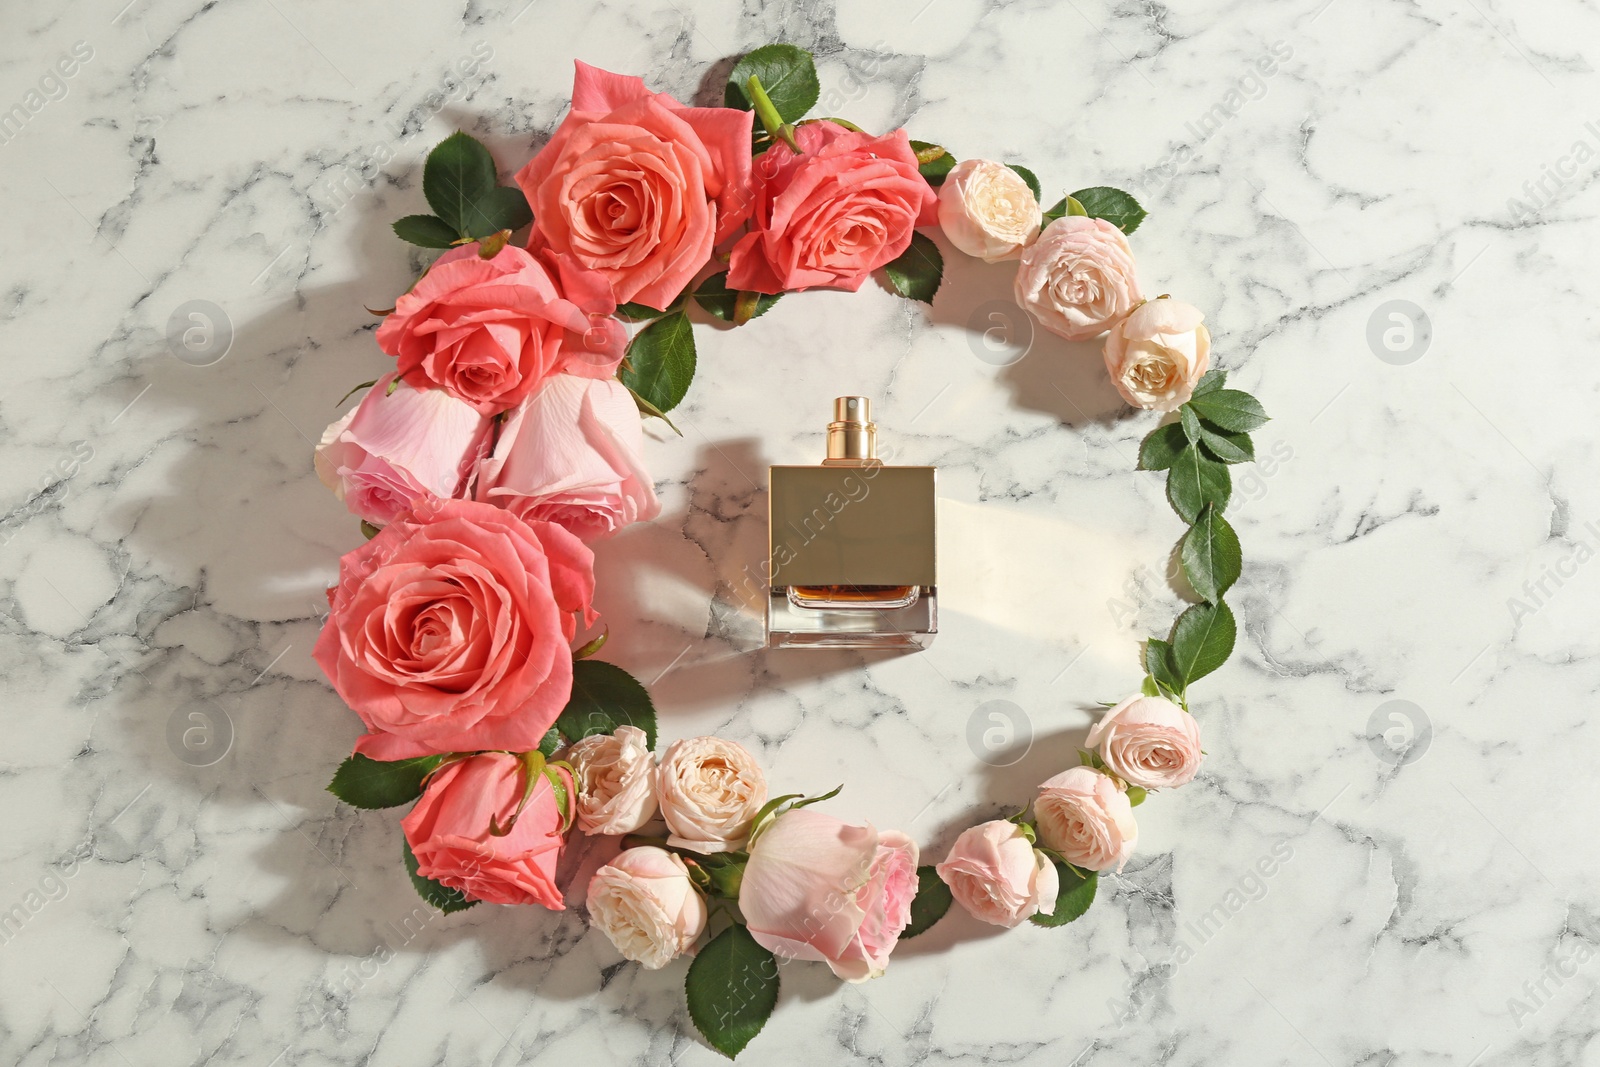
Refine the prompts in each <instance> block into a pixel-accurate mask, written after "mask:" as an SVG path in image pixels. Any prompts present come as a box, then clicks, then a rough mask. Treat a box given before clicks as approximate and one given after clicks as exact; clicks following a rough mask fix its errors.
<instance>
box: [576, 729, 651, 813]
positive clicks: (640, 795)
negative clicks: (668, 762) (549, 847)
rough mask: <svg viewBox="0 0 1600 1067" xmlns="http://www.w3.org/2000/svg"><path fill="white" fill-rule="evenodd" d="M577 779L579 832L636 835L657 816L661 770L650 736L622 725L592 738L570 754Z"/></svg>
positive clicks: (582, 742)
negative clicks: (657, 797)
mask: <svg viewBox="0 0 1600 1067" xmlns="http://www.w3.org/2000/svg"><path fill="white" fill-rule="evenodd" d="M567 762H569V763H571V764H572V769H573V771H574V772H575V773H576V777H577V779H578V783H579V785H578V818H577V823H578V829H580V830H582V831H583V832H584V833H586V834H610V835H613V836H615V835H617V834H631V833H633V832H634V831H635V830H637V829H639V827H641V826H643V825H644V824H645V823H647V822H649V821H650V820H651V818H653V817H654V816H655V813H656V773H655V772H656V765H655V757H654V756H653V755H651V753H650V749H649V747H648V738H647V736H646V734H645V732H644V731H643V730H641V729H639V728H638V727H637V726H619V727H617V732H616V733H614V734H591V735H590V736H588V737H585V738H583V739H582V740H581V741H578V742H577V743H575V744H574V745H573V746H572V747H571V748H570V749H568V750H567Z"/></svg>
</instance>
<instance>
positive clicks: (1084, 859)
mask: <svg viewBox="0 0 1600 1067" xmlns="http://www.w3.org/2000/svg"><path fill="white" fill-rule="evenodd" d="M1033 815H1034V821H1035V823H1036V824H1037V825H1038V830H1039V840H1040V841H1042V842H1044V845H1045V847H1046V848H1052V849H1055V851H1057V852H1059V853H1060V854H1061V858H1062V859H1064V860H1066V861H1067V862H1068V863H1070V864H1072V865H1074V866H1076V867H1082V868H1084V869H1085V870H1090V871H1104V870H1108V869H1110V868H1112V867H1115V868H1116V869H1117V870H1119V871H1120V870H1122V866H1123V864H1125V863H1127V862H1128V857H1129V856H1131V855H1133V846H1134V845H1135V844H1136V843H1138V840H1139V824H1138V823H1136V822H1134V821H1133V805H1132V804H1130V803H1129V802H1128V794H1127V793H1125V792H1123V791H1122V790H1121V789H1120V788H1119V787H1118V786H1117V783H1116V782H1114V781H1113V780H1112V779H1111V778H1110V777H1109V776H1108V775H1104V774H1101V773H1100V772H1099V771H1097V770H1095V769H1094V768H1093V767H1073V768H1072V769H1070V770H1065V771H1062V772H1061V773H1060V774H1058V775H1056V776H1055V777H1054V778H1051V779H1050V780H1049V781H1047V782H1045V783H1044V784H1043V785H1041V786H1040V787H1039V795H1038V796H1037V797H1035V798H1034V801H1033Z"/></svg>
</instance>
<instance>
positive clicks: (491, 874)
mask: <svg viewBox="0 0 1600 1067" xmlns="http://www.w3.org/2000/svg"><path fill="white" fill-rule="evenodd" d="M557 773H559V774H560V775H561V776H562V778H563V779H564V780H565V782H566V788H567V795H568V796H569V797H570V796H571V795H572V778H571V776H570V775H568V774H567V773H566V771H562V770H558V771H557ZM527 780H528V779H527V768H525V767H524V766H523V765H522V761H521V760H520V759H518V758H517V757H516V756H513V755H511V754H510V753H508V752H484V753H481V754H480V755H476V756H471V757H469V758H467V759H463V760H457V761H456V762H454V763H447V764H445V765H444V766H443V767H441V768H440V769H439V771H438V772H437V773H435V774H434V776H433V777H432V778H430V779H429V780H428V788H427V790H426V791H424V792H423V794H422V799H420V800H418V801H417V804H416V807H414V808H412V809H411V812H410V813H409V814H408V815H407V816H406V817H405V818H404V819H402V820H401V821H400V828H401V829H402V830H403V831H405V835H406V843H407V844H409V845H410V846H411V852H412V854H413V855H415V856H416V857H417V873H418V874H420V875H422V876H423V877H424V878H432V879H433V880H434V881H436V882H440V883H442V884H444V885H446V886H449V887H450V888H451V889H459V890H460V891H461V892H462V893H465V894H466V895H467V896H468V897H470V898H472V899H473V900H481V901H484V902H485V903H488V904H543V905H544V906H545V907H547V908H549V909H550V910H552V911H561V910H562V908H563V907H564V906H565V905H564V904H563V902H562V899H561V891H560V890H558V889H557V888H556V884H555V876H556V862H557V861H558V860H559V859H560V858H561V823H562V817H561V808H560V807H559V806H558V805H557V804H556V796H555V790H553V789H552V788H551V787H550V779H548V778H546V777H545V776H544V775H542V774H541V775H540V776H539V780H538V781H537V782H535V783H534V787H533V793H532V795H530V796H529V797H528V802H527V804H525V805H524V806H523V808H522V811H521V813H520V814H516V812H517V805H518V804H519V803H521V801H522V796H523V792H524V786H525V785H526V783H527ZM513 815H515V818H514V819H513ZM491 819H493V820H494V821H495V823H496V824H498V826H499V827H500V828H501V829H504V828H505V827H506V825H507V824H508V823H509V824H510V826H511V832H510V833H508V834H506V835H505V836H504V837H495V836H494V835H493V834H491V833H490V832H489V822H490V820H491Z"/></svg>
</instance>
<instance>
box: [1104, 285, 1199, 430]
mask: <svg viewBox="0 0 1600 1067" xmlns="http://www.w3.org/2000/svg"><path fill="white" fill-rule="evenodd" d="M1204 320H1205V316H1204V315H1203V314H1201V313H1200V309H1199V308H1197V307H1195V306H1194V305H1193V304H1185V303H1184V302H1183V301H1181V300H1172V299H1170V298H1169V299H1156V300H1151V301H1148V302H1146V303H1144V304H1141V305H1140V306H1139V307H1138V308H1137V309H1135V310H1134V312H1133V313H1132V314H1131V315H1129V316H1128V317H1127V318H1125V319H1123V320H1122V321H1121V322H1119V323H1117V324H1116V326H1114V327H1112V330H1111V332H1110V333H1108V334H1106V343H1105V349H1104V355H1105V361H1106V372H1107V373H1109V374H1110V375H1111V383H1112V384H1113V385H1115V386H1116V387H1117V392H1119V393H1121V394H1122V399H1124V400H1126V401H1127V402H1128V403H1130V404H1132V405H1133V406H1134V407H1136V408H1144V409H1145V410H1146V411H1176V410H1178V408H1180V407H1182V406H1183V405H1184V404H1186V403H1188V401H1189V398H1190V397H1191V396H1193V395H1194V387H1195V386H1196V385H1198V384H1199V382H1200V377H1201V376H1202V375H1203V374H1205V372H1206V368H1207V367H1209V366H1210V365H1211V334H1210V332H1209V331H1208V330H1207V329H1206V328H1205V324H1204Z"/></svg>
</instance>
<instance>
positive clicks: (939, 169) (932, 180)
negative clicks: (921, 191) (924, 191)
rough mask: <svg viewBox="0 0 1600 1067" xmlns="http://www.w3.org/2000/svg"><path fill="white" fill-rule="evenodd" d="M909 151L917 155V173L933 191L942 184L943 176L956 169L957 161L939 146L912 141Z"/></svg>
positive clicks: (927, 142)
mask: <svg viewBox="0 0 1600 1067" xmlns="http://www.w3.org/2000/svg"><path fill="white" fill-rule="evenodd" d="M911 150H912V151H913V152H915V153H916V154H917V173H919V174H921V175H922V177H923V180H924V181H926V182H927V183H928V184H929V185H931V186H933V187H934V188H935V189H937V188H938V187H939V186H941V185H943V184H944V179H945V175H947V174H949V173H950V172H951V171H953V170H955V169H956V163H957V162H958V160H957V159H956V157H955V156H953V155H951V154H950V152H949V151H948V150H947V149H945V148H943V147H942V146H940V145H936V144H933V143H931V142H929V141H912V142H911Z"/></svg>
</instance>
